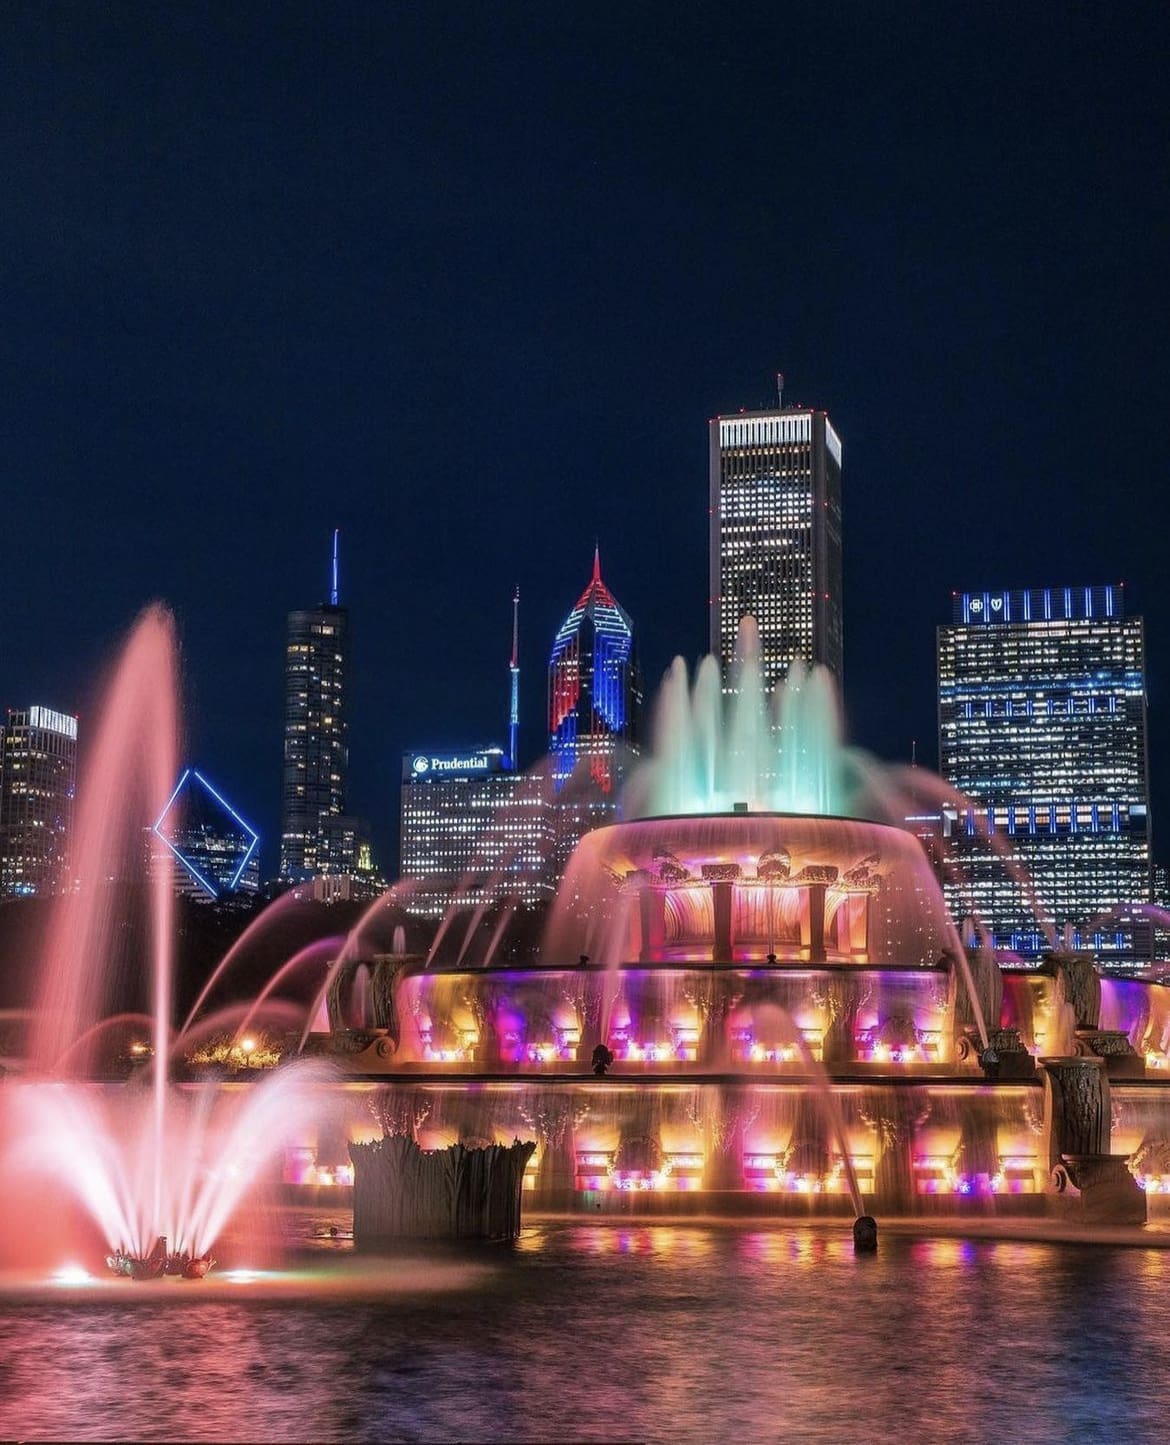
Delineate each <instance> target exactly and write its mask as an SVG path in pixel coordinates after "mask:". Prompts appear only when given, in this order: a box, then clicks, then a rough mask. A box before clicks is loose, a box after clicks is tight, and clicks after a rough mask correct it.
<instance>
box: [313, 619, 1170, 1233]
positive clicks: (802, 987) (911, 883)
mask: <svg viewBox="0 0 1170 1445" xmlns="http://www.w3.org/2000/svg"><path fill="white" fill-rule="evenodd" d="M624 803H625V807H624V813H625V821H622V822H620V823H617V824H614V825H613V826H610V827H605V828H601V829H598V830H597V831H595V832H593V833H590V834H587V835H586V836H585V837H584V838H583V839H582V841H581V842H580V844H579V845H578V847H577V849H576V851H575V853H574V854H573V857H572V859H571V861H570V863H569V866H568V869H567V871H566V873H565V876H564V879H563V881H562V883H561V886H560V889H559V893H558V897H557V900H556V904H555V908H554V912H553V915H552V918H551V921H550V924H549V927H548V930H547V934H546V937H545V940H544V945H543V950H542V956H541V961H540V962H539V963H538V964H537V965H535V966H532V967H504V966H498V965H493V964H492V963H491V962H490V961H488V962H487V963H479V964H476V965H473V966H468V965H467V964H465V963H464V964H460V965H457V966H453V967H452V966H441V965H440V964H438V963H437V962H436V961H435V959H433V958H431V957H428V956H427V955H426V954H424V953H422V952H421V951H420V952H419V953H417V954H412V953H411V952H410V951H409V949H408V948H407V947H406V940H404V939H401V938H400V940H399V946H398V947H397V948H396V949H395V950H394V951H393V952H391V953H388V954H376V953H373V952H371V951H370V950H369V949H366V948H363V947H362V945H361V942H360V930H359V931H358V932H357V933H355V936H354V939H353V940H351V945H350V947H348V948H347V949H346V950H345V951H343V952H342V954H341V955H340V957H339V958H338V960H337V962H336V963H335V965H334V967H333V969H332V971H331V976H330V981H329V984H328V987H327V989H326V991H325V992H326V995H327V1000H328V1005H329V1018H330V1024H331V1029H332V1042H333V1045H334V1047H337V1046H338V1045H342V1046H343V1047H344V1048H345V1049H346V1050H348V1052H346V1053H345V1054H344V1059H345V1064H346V1067H347V1070H348V1072H349V1074H350V1079H351V1082H350V1085H349V1091H348V1093H347V1095H346V1098H347V1099H348V1100H350V1101H351V1103H353V1104H354V1105H356V1103H357V1101H358V1100H359V1099H362V1096H363V1095H364V1096H365V1097H364V1099H362V1104H363V1106H364V1107H365V1109H366V1110H367V1113H366V1119H367V1120H368V1118H369V1117H370V1116H371V1115H372V1116H373V1117H374V1118H375V1119H376V1120H377V1122H378V1126H379V1127H380V1129H381V1132H382V1134H383V1136H384V1138H387V1139H393V1138H397V1139H404V1138H405V1139H409V1140H411V1141H413V1143H414V1144H415V1145H416V1146H418V1147H419V1148H420V1149H421V1150H423V1151H437V1150H442V1149H450V1148H458V1149H461V1150H468V1149H471V1150H474V1149H476V1148H482V1147H484V1146H493V1147H503V1146H505V1145H507V1144H508V1143H509V1142H510V1141H513V1140H527V1141H530V1142H531V1144H532V1145H534V1146H535V1147H534V1148H533V1149H532V1151H531V1157H530V1158H529V1159H527V1162H526V1168H525V1173H524V1187H525V1195H524V1198H525V1200H526V1202H527V1203H528V1204H529V1206H530V1207H535V1208H538V1209H539V1208H544V1209H556V1210H585V1211H590V1212H592V1213H594V1214H597V1213H599V1212H600V1213H601V1214H603V1215H605V1214H626V1213H629V1212H632V1211H642V1212H647V1213H649V1212H654V1213H664V1212H670V1213H685V1212H692V1213H700V1212H701V1213H715V1214H746V1213H752V1214H785V1215H808V1216H813V1215H820V1214H843V1215H844V1214H853V1215H855V1216H864V1215H870V1214H874V1213H877V1214H884V1215H912V1214H930V1215H954V1216H969V1215H987V1214H991V1215H1005V1216H1006V1215H1031V1216H1056V1217H1060V1218H1064V1219H1066V1220H1081V1221H1084V1222H1095V1223H1103V1222H1108V1223H1115V1224H1140V1223H1142V1222H1144V1221H1145V1220H1146V1218H1147V1211H1148V1200H1149V1199H1152V1198H1154V1197H1156V1196H1157V1195H1159V1194H1162V1193H1164V1192H1165V1191H1166V1189H1167V1187H1168V1185H1170V1088H1167V1086H1166V1080H1167V1079H1168V1078H1170V1075H1168V1074H1167V1072H1166V1068H1167V1064H1168V1063H1170V1055H1168V1052H1167V1047H1168V1045H1170V990H1167V989H1166V988H1163V987H1161V986H1159V985H1156V984H1152V983H1139V982H1128V981H1127V982H1124V983H1123V982H1119V981H1111V980H1104V979H1102V978H1101V976H1100V974H1099V973H1098V971H1097V970H1096V968H1095V967H1094V966H1093V963H1092V961H1091V960H1090V959H1088V958H1086V957H1084V956H1082V955H1064V954H1060V953H1059V952H1055V951H1054V952H1053V953H1052V955H1051V956H1050V957H1049V958H1048V959H1047V960H1046V962H1045V964H1044V966H1043V967H1042V968H1040V969H1039V970H1031V971H1029V970H1023V969H1020V970H1014V971H1013V970H1009V969H1004V968H1002V967H1001V966H1000V964H999V963H998V962H997V960H996V959H995V957H994V956H992V955H991V954H990V953H988V952H986V951H983V950H980V949H978V948H977V947H974V946H972V945H971V943H970V941H969V940H968V941H967V942H966V943H965V941H964V938H963V937H961V936H960V933H959V931H958V930H957V929H956V926H955V924H954V922H953V921H952V919H951V917H950V915H949V913H948V909H947V906H946V903H945V902H944V897H943V892H942V889H941V887H940V884H939V882H938V878H937V876H936V871H935V868H934V867H933V866H932V864H931V862H930V860H929V859H928V857H927V853H926V851H925V850H924V847H923V844H922V842H921V841H920V839H919V838H917V837H916V836H914V834H913V833H911V832H909V831H908V830H907V828H906V827H905V819H906V817H907V815H908V813H909V812H911V811H912V809H911V808H910V807H909V805H908V803H907V798H906V794H905V791H904V789H902V788H901V787H899V785H898V782H897V779H896V778H895V776H894V774H893V773H892V772H891V770H889V769H883V768H881V767H879V766H878V765H876V764H874V763H872V761H870V760H867V759H866V758H865V757H864V755H862V754H860V753H858V752H855V751H853V750H850V749H847V748H845V747H843V746H842V744H841V741H840V728H839V721H838V711H837V704H836V700H835V696H834V693H833V688H832V683H831V681H830V679H829V678H828V677H827V675H825V674H823V673H822V672H820V671H819V670H814V671H812V672H805V671H803V670H802V669H800V668H796V669H794V670H793V671H792V673H791V674H790V676H789V678H788V681H787V683H786V685H785V686H784V687H783V688H782V689H780V690H779V692H778V694H777V696H776V697H775V698H774V699H769V698H768V697H766V696H765V694H764V692H763V690H762V687H761V683H760V672H759V668H758V666H757V663H756V659H755V647H754V639H753V634H752V629H751V625H750V623H749V624H748V625H747V626H746V627H745V629H743V631H742V632H741V661H740V673H739V678H738V686H737V689H736V691H735V692H734V693H733V694H731V695H729V696H727V697H725V696H724V695H723V693H722V689H721V686H720V678H719V673H718V667H717V664H716V663H715V661H714V660H713V659H707V660H706V661H704V662H703V663H702V664H701V665H700V667H699V668H698V670H697V672H696V675H695V677H694V679H693V682H692V680H691V679H690V678H689V677H688V675H687V670H686V668H685V666H684V665H683V664H682V663H681V661H680V662H676V664H675V665H674V667H673V668H672V670H671V672H670V673H669V674H668V676H667V678H666V681H665V683H664V687H663V690H662V693H661V696H660V699H659V704H658V713H657V726H656V737H655V742H654V748H653V753H652V756H651V759H650V761H649V762H648V764H646V765H645V766H644V767H643V768H642V769H641V771H640V772H638V773H637V774H635V776H634V778H633V779H632V782H631V784H630V787H629V789H628V791H627V794H626V797H625V799H624ZM355 999H356V1000H357V1004H356V1010H355ZM359 1016H360V1017H359ZM355 1017H356V1018H357V1021H358V1023H359V1026H358V1027H354V1022H355ZM598 1059H600V1065H599V1067H598V1068H596V1069H594V1068H591V1065H592V1064H593V1063H594V1062H595V1061H597V1060H598ZM366 1127H367V1129H368V1124H367V1126H366ZM347 1128H348V1131H349V1136H350V1137H353V1136H354V1134H355V1133H357V1134H360V1133H362V1121H361V1116H360V1114H359V1113H358V1112H357V1110H356V1109H355V1112H354V1113H353V1114H352V1115H351V1116H350V1117H349V1119H348V1121H347ZM374 1147H375V1146H372V1145H370V1144H369V1143H368V1142H366V1141H364V1140H361V1139H359V1140H357V1142H355V1143H354V1144H353V1145H352V1146H351V1155H352V1160H353V1163H354V1165H355V1166H356V1168H357V1173H358V1178H357V1188H356V1200H357V1205H358V1207H359V1208H361V1207H362V1194H363V1186H362V1178H361V1175H362V1170H363V1166H364V1164H365V1162H366V1160H367V1158H368V1157H369V1156H368V1152H367V1151H369V1150H370V1149H371V1148H374ZM379 1147H385V1146H379ZM319 1162H323V1163H325V1165H326V1172H327V1173H328V1170H329V1166H330V1163H331V1162H332V1163H335V1162H336V1161H329V1160H323V1161H319ZM341 1167H342V1168H344V1167H345V1165H344V1163H343V1164H342V1166H341Z"/></svg>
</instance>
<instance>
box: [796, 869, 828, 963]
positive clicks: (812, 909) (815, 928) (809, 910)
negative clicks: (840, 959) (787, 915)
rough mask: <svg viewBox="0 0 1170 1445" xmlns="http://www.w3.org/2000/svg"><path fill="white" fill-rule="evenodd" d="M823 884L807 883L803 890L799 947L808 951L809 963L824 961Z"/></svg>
mask: <svg viewBox="0 0 1170 1445" xmlns="http://www.w3.org/2000/svg"><path fill="white" fill-rule="evenodd" d="M828 891H829V890H828V887H827V885H826V884H824V883H809V884H807V885H806V886H805V888H804V890H803V897H802V898H801V907H800V946H801V948H803V949H807V951H808V961H809V962H810V963H824V961H825V894H826V893H827V892H828Z"/></svg>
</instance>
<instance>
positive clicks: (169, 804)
mask: <svg viewBox="0 0 1170 1445" xmlns="http://www.w3.org/2000/svg"><path fill="white" fill-rule="evenodd" d="M191 778H194V779H195V781H196V782H197V783H199V785H200V786H201V787H203V788H204V789H205V790H206V791H207V792H208V793H209V794H210V795H211V797H213V798H214V799H215V801H216V802H217V803H218V804H219V805H220V807H221V808H223V809H224V811H225V812H227V813H228V814H230V816H231V817H232V819H233V820H234V821H235V822H236V823H238V824H239V826H240V828H241V829H242V830H243V832H244V835H245V839H246V840H247V843H248V846H247V847H246V848H245V849H244V852H243V854H242V856H241V857H240V861H239V863H238V864H237V866H236V870H235V872H234V873H233V874H232V877H231V881H230V882H229V883H227V884H226V885H225V884H223V883H222V882H221V883H220V885H219V886H218V887H217V886H216V885H215V884H214V883H213V882H211V880H210V879H208V878H206V877H204V875H203V873H201V872H200V870H199V869H198V868H197V867H196V866H195V864H194V863H193V862H192V861H191V859H190V858H188V857H187V855H186V854H185V853H184V852H183V851H182V849H180V848H178V847H176V845H175V843H174V842H173V840H172V839H170V838H168V837H167V835H166V834H165V833H164V832H163V830H162V827H163V824H164V823H165V822H166V820H167V816H168V814H169V813H170V812H171V810H172V808H174V806H175V803H176V801H177V799H178V797H179V794H180V793H181V792H182V791H183V789H184V788H185V787H186V786H187V784H188V781H189V780H190V779H191ZM153 832H154V833H155V834H156V835H157V836H158V837H159V838H160V839H161V840H162V842H164V843H165V844H166V845H167V847H168V848H169V849H170V850H171V852H172V853H173V854H174V855H175V857H176V858H177V859H178V861H179V862H180V863H181V864H182V866H183V868H184V869H185V870H186V871H187V873H189V874H190V876H191V877H192V878H193V879H194V880H195V882H196V883H197V884H198V885H199V887H200V888H202V889H203V890H204V891H205V892H206V893H207V894H209V895H210V896H211V897H212V898H218V897H219V896H220V894H221V893H223V892H226V893H234V892H235V890H236V888H237V887H238V885H239V882H240V879H241V877H242V876H243V873H244V869H245V868H246V867H247V866H248V860H249V859H250V858H251V856H252V854H253V853H254V852H255V851H256V845H257V844H258V843H259V841H260V834H259V833H257V831H256V830H255V828H253V827H252V826H251V824H249V823H245V822H244V820H243V818H241V817H240V815H239V813H237V812H236V810H235V809H234V808H233V807H232V805H231V804H230V803H229V802H228V800H227V799H226V798H225V797H224V796H223V794H222V793H220V792H219V791H218V790H217V789H216V788H215V787H213V786H212V784H211V783H209V782H208V781H207V779H206V778H205V777H204V776H203V774H202V773H201V772H200V771H199V770H198V769H197V768H187V769H185V771H184V772H183V775H182V777H181V778H180V779H179V781H178V782H177V783H176V784H175V790H174V792H173V793H172V794H171V796H170V797H169V798H168V799H167V801H166V806H165V807H164V808H163V810H162V812H161V813H160V814H159V815H158V820H157V821H156V823H155V825H154V828H153ZM241 841H244V840H243V839H242V840H241Z"/></svg>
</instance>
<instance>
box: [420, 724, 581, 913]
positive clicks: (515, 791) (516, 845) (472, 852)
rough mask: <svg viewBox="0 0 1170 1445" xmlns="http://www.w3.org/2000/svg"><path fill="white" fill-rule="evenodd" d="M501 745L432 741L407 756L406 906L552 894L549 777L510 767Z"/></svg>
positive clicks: (432, 909)
mask: <svg viewBox="0 0 1170 1445" xmlns="http://www.w3.org/2000/svg"><path fill="white" fill-rule="evenodd" d="M508 761H509V760H508V759H507V758H506V757H505V755H504V752H503V750H502V749H501V748H497V747H490V748H468V749H465V750H463V751H461V752H454V753H453V752H449V751H442V752H434V751H431V750H429V749H427V750H418V751H416V752H413V753H407V754H406V755H405V756H404V757H403V760H402V813H401V828H402V831H401V838H402V865H401V877H402V879H403V881H404V882H407V883H409V885H410V886H409V887H408V888H407V889H406V890H404V892H403V895H402V896H403V903H404V906H405V907H406V909H407V911H408V912H411V913H418V914H424V915H426V914H429V915H431V916H432V917H440V916H441V915H442V914H443V913H445V912H446V910H447V909H448V907H450V906H451V905H452V904H454V905H455V906H457V907H472V906H475V905H476V904H478V903H502V902H505V901H513V902H516V903H520V904H523V905H526V906H532V905H533V904H538V903H542V902H547V901H549V900H550V899H551V898H552V895H553V881H552V857H553V846H554V832H553V814H552V811H551V809H550V808H549V800H548V797H547V786H546V783H545V779H544V778H542V777H541V776H540V775H539V774H538V773H517V772H514V771H510V770H509V769H508V766H507V764H508Z"/></svg>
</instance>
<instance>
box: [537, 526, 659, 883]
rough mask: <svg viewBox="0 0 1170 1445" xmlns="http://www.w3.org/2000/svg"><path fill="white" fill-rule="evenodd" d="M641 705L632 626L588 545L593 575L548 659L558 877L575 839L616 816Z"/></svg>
mask: <svg viewBox="0 0 1170 1445" xmlns="http://www.w3.org/2000/svg"><path fill="white" fill-rule="evenodd" d="M641 711H642V680H641V675H640V673H639V669H638V657H637V649H636V647H635V642H634V626H633V623H632V622H631V621H630V619H629V616H628V615H627V614H626V612H625V611H624V609H623V608H622V607H621V606H620V604H619V603H618V602H617V600H616V598H615V597H614V595H613V593H612V592H611V591H610V590H609V588H608V587H607V586H606V585H605V583H604V582H603V581H602V577H601V557H600V553H599V552H598V551H596V550H595V551H594V554H593V576H592V577H591V578H590V580H589V585H588V586H587V587H586V589H585V591H584V592H582V594H581V596H580V597H579V598H578V599H577V603H576V606H575V607H574V608H573V610H572V611H571V612H570V613H569V615H568V617H566V618H565V621H564V623H563V624H562V625H561V629H560V631H559V632H558V633H557V635H556V640H555V641H554V643H553V650H552V656H551V657H550V658H549V664H548V725H549V754H550V759H551V776H552V784H553V790H554V793H555V795H556V814H557V835H558V838H557V877H558V878H559V876H560V874H561V872H562V871H563V868H564V864H565V863H566V862H567V860H568V857H569V854H570V853H571V852H572V850H573V848H574V846H575V845H576V843H577V840H578V839H579V838H581V837H582V836H583V835H584V834H585V833H587V832H590V831H591V830H592V829H593V828H597V827H601V826H603V825H605V824H607V823H612V822H614V821H615V819H616V817H617V804H618V797H619V795H620V792H621V788H622V784H623V783H624V781H625V777H626V772H627V769H628V765H629V761H630V759H631V758H632V757H634V756H636V755H637V752H638V742H639V726H640V722H641Z"/></svg>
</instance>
